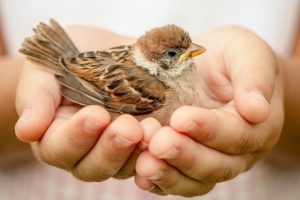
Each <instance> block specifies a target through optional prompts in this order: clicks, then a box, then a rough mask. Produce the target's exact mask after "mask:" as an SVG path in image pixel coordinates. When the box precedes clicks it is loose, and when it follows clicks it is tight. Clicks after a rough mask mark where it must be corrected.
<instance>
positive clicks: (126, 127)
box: [71, 115, 143, 181]
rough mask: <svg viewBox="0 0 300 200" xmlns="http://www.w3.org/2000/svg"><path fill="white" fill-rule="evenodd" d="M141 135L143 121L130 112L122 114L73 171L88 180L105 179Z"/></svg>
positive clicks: (114, 171) (116, 170) (130, 151)
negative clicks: (141, 122)
mask: <svg viewBox="0 0 300 200" xmlns="http://www.w3.org/2000/svg"><path fill="white" fill-rule="evenodd" d="M142 137H143V129H142V127H141V126H140V123H139V122H138V121H137V120H136V119H135V118H134V117H132V116H130V115H121V116H120V117H118V118H117V119H116V120H114V121H113V122H112V123H111V124H110V125H109V126H108V127H107V128H106V129H105V131H104V132H103V134H102V135H101V137H100V139H99V140H98V142H97V143H96V144H95V146H94V147H93V149H92V150H91V151H90V152H89V153H88V154H87V155H86V156H85V157H84V158H83V159H82V160H81V161H80V162H79V163H78V164H77V165H76V166H75V167H74V168H72V169H71V172H72V174H73V175H74V176H75V177H77V178H79V179H81V180H85V181H103V180H106V179H108V178H110V177H112V176H114V175H115V174H116V173H117V172H118V171H119V170H120V169H121V167H122V166H123V165H124V164H125V163H126V161H127V160H128V158H129V157H130V155H131V154H132V152H133V151H134V149H135V147H136V144H137V143H138V142H140V141H141V139H142ZM125 174H126V173H125Z"/></svg>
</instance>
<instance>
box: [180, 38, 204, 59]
mask: <svg viewBox="0 0 300 200" xmlns="http://www.w3.org/2000/svg"><path fill="white" fill-rule="evenodd" d="M205 51H206V49H205V48H204V47H203V46H200V45H197V44H194V43H191V44H190V46H189V48H188V49H187V50H186V52H185V53H184V54H182V55H181V56H180V58H179V60H178V62H182V61H184V60H186V59H188V58H191V57H195V56H198V55H200V54H202V53H204V52H205Z"/></svg>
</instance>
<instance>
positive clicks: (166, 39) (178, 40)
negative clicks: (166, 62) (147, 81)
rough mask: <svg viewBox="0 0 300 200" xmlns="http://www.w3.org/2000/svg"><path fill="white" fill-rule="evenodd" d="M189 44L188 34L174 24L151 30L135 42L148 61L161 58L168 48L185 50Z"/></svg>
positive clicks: (190, 40)
mask: <svg viewBox="0 0 300 200" xmlns="http://www.w3.org/2000/svg"><path fill="white" fill-rule="evenodd" d="M191 42H192V39H191V37H190V35H189V34H188V32H186V31H185V30H183V29H182V28H180V27H178V26H176V25H174V24H170V25H166V26H163V27H159V28H154V29H151V30H150V31H148V32H146V33H145V35H143V36H141V37H140V38H139V39H138V40H137V44H138V45H139V46H140V47H141V50H142V53H143V54H144V55H145V57H146V58H147V59H148V60H149V61H151V60H152V58H155V59H157V58H159V57H161V56H162V54H163V53H164V52H165V51H166V50H167V49H170V48H182V49H186V48H188V46H189V45H190V43H191Z"/></svg>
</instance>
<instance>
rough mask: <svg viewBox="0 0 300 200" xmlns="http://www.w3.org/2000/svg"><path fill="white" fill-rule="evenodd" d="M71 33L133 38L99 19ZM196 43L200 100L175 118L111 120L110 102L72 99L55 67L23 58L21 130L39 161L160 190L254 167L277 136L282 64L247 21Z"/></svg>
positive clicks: (199, 186) (201, 186)
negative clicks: (83, 103)
mask: <svg viewBox="0 0 300 200" xmlns="http://www.w3.org/2000/svg"><path fill="white" fill-rule="evenodd" d="M67 31H68V33H69V34H70V36H71V38H72V39H73V41H74V42H75V43H76V45H77V46H78V47H79V49H80V50H81V51H87V50H98V49H105V48H108V47H111V46H117V45H124V44H132V43H133V42H134V41H135V40H134V39H133V38H130V37H125V36H120V35H117V34H114V33H111V32H108V31H105V30H101V29H97V28H92V27H81V26H73V27H69V28H68V29H67ZM82 38H84V39H82ZM193 41H194V42H195V43H198V44H201V45H203V46H205V47H206V48H207V49H208V51H207V52H206V53H205V54H203V55H201V56H199V57H198V58H196V59H195V63H196V65H197V67H198V69H199V70H198V73H199V78H201V79H202V87H201V88H199V89H200V90H201V91H202V94H203V96H202V98H201V102H200V103H201V105H202V107H201V108H200V107H188V106H185V107H182V108H180V109H178V110H177V111H176V112H175V113H174V114H173V116H172V118H171V124H170V126H167V127H162V126H161V125H160V123H159V122H157V121H156V120H155V119H152V118H149V119H146V120H144V121H142V122H138V121H137V120H136V119H135V118H134V117H132V116H129V115H123V116H121V117H119V118H117V119H116V120H115V121H113V122H112V123H110V119H109V115H108V113H107V112H106V111H105V110H104V109H103V108H101V107H99V106H87V107H84V108H82V107H80V106H78V105H74V104H72V103H70V102H68V101H66V100H65V99H63V98H62V97H61V95H60V93H59V85H58V84H57V83H56V81H55V79H54V77H53V76H52V75H51V74H50V73H48V72H46V71H44V70H43V69H41V68H39V67H37V66H35V65H32V64H30V63H25V66H24V68H23V72H22V76H21V79H20V83H19V87H18V90H17V99H16V107H17V111H18V113H19V115H20V116H21V117H20V120H19V122H18V123H17V124H16V134H17V137H18V138H19V139H21V140H22V141H25V142H30V143H31V146H32V148H33V151H34V153H35V155H36V157H37V158H38V159H39V160H41V161H42V162H45V163H47V164H50V165H54V166H56V167H59V168H63V169H67V170H69V171H71V173H72V174H73V175H74V176H75V177H77V178H78V179H81V180H84V181H103V180H106V179H108V178H110V177H116V178H127V177H130V176H133V175H134V174H135V171H136V172H137V174H136V178H135V180H136V184H137V185H138V186H139V187H140V188H142V189H145V190H149V189H151V192H154V193H157V194H176V195H182V196H197V195H202V194H205V193H207V192H209V191H210V190H211V189H212V188H213V186H214V185H215V184H216V183H218V182H221V181H224V180H228V179H231V178H234V177H235V176H237V175H238V174H239V173H241V172H244V171H246V170H248V169H250V168H251V166H252V165H253V164H255V163H256V162H257V161H258V160H259V159H260V158H262V157H263V156H264V155H266V153H268V152H269V151H270V150H271V149H272V147H273V146H274V145H275V144H276V142H277V140H278V139H279V136H280V132H281V128H282V124H283V118H284V113H283V73H282V68H281V64H282V62H281V61H279V59H277V57H276V56H275V55H274V53H273V51H272V50H271V49H270V48H269V46H268V45H266V43H265V42H264V41H262V40H261V39H260V38H258V37H257V36H256V35H255V34H253V33H251V32H250V31H248V30H246V29H243V28H240V27H234V26H228V27H221V28H218V29H215V30H212V31H209V32H207V33H204V34H201V35H200V36H199V37H196V38H195V39H194V40H193ZM275 122H276V123H275ZM103 162H105V163H106V164H105V165H103V164H102V163H103ZM155 185H157V186H156V187H154V186H155Z"/></svg>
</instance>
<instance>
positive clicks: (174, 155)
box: [159, 147, 179, 159]
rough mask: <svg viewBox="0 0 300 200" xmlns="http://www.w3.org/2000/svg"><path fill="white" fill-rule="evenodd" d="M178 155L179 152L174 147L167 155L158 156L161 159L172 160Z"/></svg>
mask: <svg viewBox="0 0 300 200" xmlns="http://www.w3.org/2000/svg"><path fill="white" fill-rule="evenodd" d="M178 154H179V150H178V149H177V148H175V147H172V148H171V149H170V150H169V151H168V152H167V153H165V154H163V155H161V156H159V158H163V159H174V158H175V157H176V156H177V155H178Z"/></svg>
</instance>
